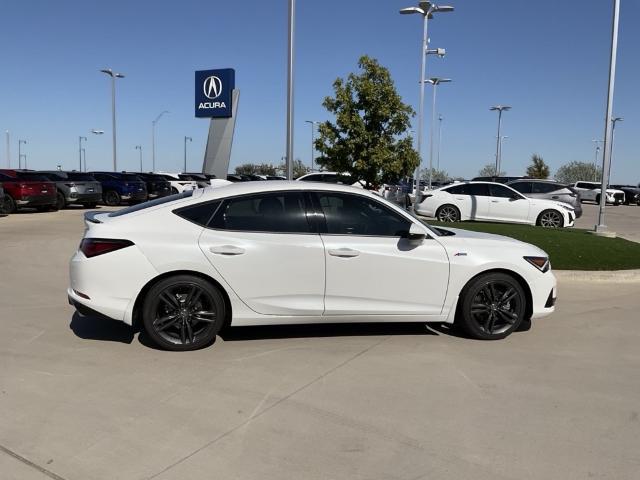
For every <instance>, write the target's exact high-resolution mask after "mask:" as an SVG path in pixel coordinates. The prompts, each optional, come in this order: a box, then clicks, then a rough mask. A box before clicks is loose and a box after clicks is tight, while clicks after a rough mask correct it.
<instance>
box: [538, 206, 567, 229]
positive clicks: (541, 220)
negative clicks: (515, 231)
mask: <svg viewBox="0 0 640 480" xmlns="http://www.w3.org/2000/svg"><path fill="white" fill-rule="evenodd" d="M536 225H538V226H539V227H545V228H562V227H564V217H563V216H562V214H561V213H560V212H559V211H557V210H545V211H544V212H542V213H541V214H540V215H538V220H537V221H536Z"/></svg>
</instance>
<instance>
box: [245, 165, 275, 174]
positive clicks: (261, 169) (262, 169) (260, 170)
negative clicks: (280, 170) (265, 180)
mask: <svg viewBox="0 0 640 480" xmlns="http://www.w3.org/2000/svg"><path fill="white" fill-rule="evenodd" d="M276 170H277V167H276V166H275V165H272V164H270V163H261V164H259V165H258V164H254V163H243V164H242V165H238V166H237V167H236V174H238V175H275V174H276Z"/></svg>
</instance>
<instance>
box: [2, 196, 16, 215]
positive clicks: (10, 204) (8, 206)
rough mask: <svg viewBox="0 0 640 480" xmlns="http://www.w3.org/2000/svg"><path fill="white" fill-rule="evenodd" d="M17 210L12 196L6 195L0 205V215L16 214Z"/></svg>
mask: <svg viewBox="0 0 640 480" xmlns="http://www.w3.org/2000/svg"><path fill="white" fill-rule="evenodd" d="M16 210H17V207H16V202H15V201H14V200H13V198H11V195H6V194H5V196H4V199H3V201H2V205H0V213H5V214H8V213H15V212H16Z"/></svg>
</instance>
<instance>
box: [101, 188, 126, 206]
mask: <svg viewBox="0 0 640 480" xmlns="http://www.w3.org/2000/svg"><path fill="white" fill-rule="evenodd" d="M121 201H122V199H121V198H120V194H119V193H118V192H116V191H115V190H107V191H106V192H105V193H104V203H105V204H106V205H107V206H109V207H117V206H118V205H120V202H121Z"/></svg>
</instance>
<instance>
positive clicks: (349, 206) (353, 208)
mask: <svg viewBox="0 0 640 480" xmlns="http://www.w3.org/2000/svg"><path fill="white" fill-rule="evenodd" d="M316 195H317V198H318V200H319V202H320V207H321V208H322V211H323V213H324V218H325V222H326V231H327V233H330V234H337V235H371V236H376V237H399V236H402V235H406V234H407V232H408V231H409V227H410V225H411V221H410V220H409V219H407V218H405V217H403V216H402V215H400V214H398V213H396V212H394V211H393V210H391V209H390V208H388V207H387V206H385V205H383V204H382V203H380V202H377V201H375V200H373V199H370V198H367V197H363V196H360V195H349V194H344V193H323V192H318V193H317V194H316Z"/></svg>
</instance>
